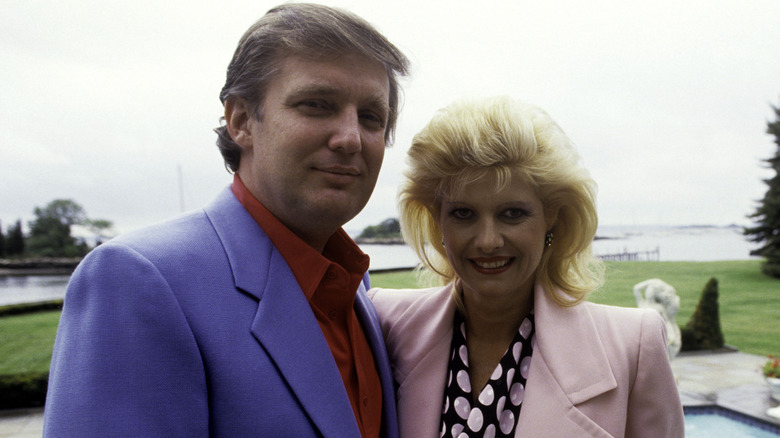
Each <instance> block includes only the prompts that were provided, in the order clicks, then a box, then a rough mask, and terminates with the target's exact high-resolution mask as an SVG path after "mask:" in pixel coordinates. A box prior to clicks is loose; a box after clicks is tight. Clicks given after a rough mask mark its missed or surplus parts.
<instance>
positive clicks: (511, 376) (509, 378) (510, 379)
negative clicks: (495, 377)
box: [506, 368, 515, 389]
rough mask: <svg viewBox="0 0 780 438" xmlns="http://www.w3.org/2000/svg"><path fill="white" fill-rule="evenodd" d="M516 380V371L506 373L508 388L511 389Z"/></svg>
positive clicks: (510, 370)
mask: <svg viewBox="0 0 780 438" xmlns="http://www.w3.org/2000/svg"><path fill="white" fill-rule="evenodd" d="M514 380H515V369H514V368H510V369H509V371H507V372H506V388H507V389H509V387H510V386H512V382H513V381H514Z"/></svg>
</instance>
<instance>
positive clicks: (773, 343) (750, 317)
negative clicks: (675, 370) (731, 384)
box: [371, 260, 780, 356]
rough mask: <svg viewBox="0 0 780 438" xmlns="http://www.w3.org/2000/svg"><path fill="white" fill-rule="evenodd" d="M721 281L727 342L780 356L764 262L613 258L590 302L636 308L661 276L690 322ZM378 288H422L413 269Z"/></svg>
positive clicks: (778, 284)
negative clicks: (643, 285)
mask: <svg viewBox="0 0 780 438" xmlns="http://www.w3.org/2000/svg"><path fill="white" fill-rule="evenodd" d="M712 277H715V278H716V279H717V280H718V286H719V287H718V289H719V300H718V301H719V307H720V322H721V329H722V330H723V335H724V337H725V341H726V344H728V345H733V346H735V347H737V348H738V349H739V350H740V351H743V352H746V353H754V354H759V355H768V354H774V355H775V356H780V280H777V279H772V278H770V277H767V276H765V275H763V274H762V273H761V270H760V262H758V261H754V260H746V261H730V262H609V263H607V277H606V283H605V284H604V286H603V287H602V288H601V289H599V290H598V291H596V292H594V293H593V294H592V295H591V297H590V301H593V302H597V303H603V304H611V305H615V306H626V307H635V306H636V301H635V299H634V295H633V292H632V288H633V286H634V285H635V284H636V283H639V282H640V281H644V280H647V279H649V278H660V279H661V280H663V281H665V282H667V283H669V284H671V285H672V286H674V288H675V289H677V294H678V295H679V296H680V312H679V313H678V314H677V323H678V324H680V325H685V323H686V322H687V321H688V318H690V316H691V314H692V313H693V311H694V309H695V308H696V304H697V303H698V301H699V296H700V294H701V291H702V289H703V288H704V285H705V284H706V283H707V281H708V280H709V279H710V278H712ZM371 284H372V285H373V286H378V287H389V288H404V287H417V284H418V282H417V278H416V276H415V274H414V273H412V272H396V273H387V274H375V275H372V276H371Z"/></svg>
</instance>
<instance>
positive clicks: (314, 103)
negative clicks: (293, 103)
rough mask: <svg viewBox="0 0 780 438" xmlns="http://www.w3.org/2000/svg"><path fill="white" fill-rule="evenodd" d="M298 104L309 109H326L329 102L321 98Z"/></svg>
mask: <svg viewBox="0 0 780 438" xmlns="http://www.w3.org/2000/svg"><path fill="white" fill-rule="evenodd" d="M298 106H300V107H303V108H304V109H309V110H326V109H327V108H328V104H327V103H326V102H323V101H320V100H304V101H301V102H299V103H298Z"/></svg>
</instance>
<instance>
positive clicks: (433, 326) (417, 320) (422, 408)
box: [386, 287, 455, 437]
mask: <svg viewBox="0 0 780 438" xmlns="http://www.w3.org/2000/svg"><path fill="white" fill-rule="evenodd" d="M437 289H439V290H435V289H433V290H427V291H420V290H415V291H409V293H413V294H416V295H419V296H420V297H421V298H420V299H419V300H416V301H415V302H414V304H413V305H412V306H410V307H409V308H408V309H406V310H405V312H408V313H407V314H404V315H403V318H401V319H400V320H399V321H398V323H397V324H395V325H393V326H392V327H390V328H389V330H388V331H387V333H386V339H387V346H388V349H389V351H388V353H389V354H390V361H391V363H392V364H393V375H394V377H395V380H396V382H398V385H399V387H398V390H397V392H396V397H397V400H398V423H399V429H400V436H402V437H438V436H439V419H440V416H441V412H442V409H443V406H444V387H445V383H446V379H447V366H448V362H449V360H448V359H449V353H450V344H451V343H452V321H453V318H454V316H455V303H453V302H452V300H451V299H450V287H445V288H443V289H442V288H437Z"/></svg>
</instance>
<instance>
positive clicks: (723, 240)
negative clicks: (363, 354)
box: [0, 226, 756, 306]
mask: <svg viewBox="0 0 780 438" xmlns="http://www.w3.org/2000/svg"><path fill="white" fill-rule="evenodd" d="M598 236H599V237H600V239H598V240H596V241H595V242H594V243H593V248H594V252H595V253H596V254H597V255H607V254H615V253H624V252H655V251H656V250H657V256H658V258H657V260H660V261H717V260H748V259H751V258H753V257H751V256H750V251H751V250H752V249H754V248H755V247H756V245H754V244H751V243H750V242H748V241H747V240H745V238H744V236H742V230H741V228H737V227H669V226H666V227H647V226H634V227H631V226H605V227H602V228H600V229H599V232H598ZM361 248H362V249H363V251H364V252H366V253H367V254H368V255H369V256H371V269H395V268H411V267H414V266H416V265H417V256H416V255H415V254H414V251H412V249H411V248H410V247H408V246H406V245H361ZM67 282H68V276H67V275H51V276H49V275H28V276H8V277H5V276H0V306H2V305H7V304H17V303H24V302H36V301H46V300H52V299H58V298H62V297H63V296H64V295H65V287H66V285H67Z"/></svg>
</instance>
